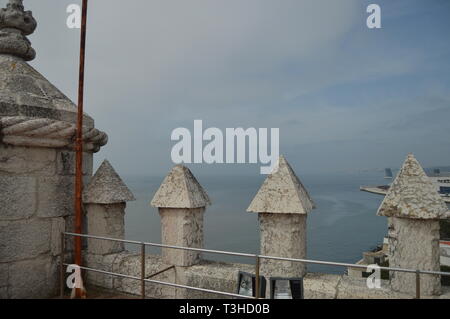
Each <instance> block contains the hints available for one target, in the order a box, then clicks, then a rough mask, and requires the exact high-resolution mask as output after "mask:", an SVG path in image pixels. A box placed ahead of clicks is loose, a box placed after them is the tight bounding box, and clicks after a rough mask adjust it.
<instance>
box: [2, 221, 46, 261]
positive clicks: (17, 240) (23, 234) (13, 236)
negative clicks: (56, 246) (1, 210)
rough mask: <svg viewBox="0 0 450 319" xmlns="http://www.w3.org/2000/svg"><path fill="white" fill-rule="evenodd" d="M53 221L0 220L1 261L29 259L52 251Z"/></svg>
mask: <svg viewBox="0 0 450 319" xmlns="http://www.w3.org/2000/svg"><path fill="white" fill-rule="evenodd" d="M50 235H51V221H50V220H45V219H35V218H33V219H27V220H24V221H10V222H0V262H2V263H3V262H9V261H16V260H21V259H29V258H33V257H36V256H38V255H40V254H43V253H46V252H49V251H50Z"/></svg>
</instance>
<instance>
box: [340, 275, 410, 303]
mask: <svg viewBox="0 0 450 319" xmlns="http://www.w3.org/2000/svg"><path fill="white" fill-rule="evenodd" d="M412 296H413V295H408V294H401V293H397V292H395V291H392V290H391V289H390V287H389V281H387V280H381V287H380V288H373V289H369V288H368V287H367V279H366V278H353V277H348V276H342V279H341V281H340V282H339V285H338V288H337V295H336V298H337V299H411V298H412Z"/></svg>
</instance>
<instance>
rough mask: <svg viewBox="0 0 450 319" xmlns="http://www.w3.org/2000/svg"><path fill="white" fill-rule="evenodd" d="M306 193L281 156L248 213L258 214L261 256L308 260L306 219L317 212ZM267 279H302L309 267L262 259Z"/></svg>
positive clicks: (262, 269)
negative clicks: (309, 214)
mask: <svg viewBox="0 0 450 319" xmlns="http://www.w3.org/2000/svg"><path fill="white" fill-rule="evenodd" d="M314 208H315V206H314V203H313V201H312V199H311V197H310V196H309V194H308V192H307V190H306V189H305V187H304V186H303V184H302V183H301V182H300V180H299V179H298V177H297V176H296V175H295V173H294V171H293V170H292V168H291V166H290V165H289V163H288V162H287V161H286V159H285V158H284V157H283V156H280V158H279V160H278V163H277V165H276V166H275V169H274V171H273V172H272V173H271V174H270V175H269V176H268V177H267V178H266V180H265V181H264V183H263V185H262V186H261V188H260V189H259V191H258V193H257V194H256V196H255V198H254V199H253V201H252V202H251V204H250V206H249V207H248V209H247V211H248V212H254V213H258V219H259V225H260V236H261V249H260V253H261V254H262V255H266V256H267V255H268V256H275V257H288V258H306V217H307V215H308V213H310V212H311V210H312V209H314ZM261 274H262V275H264V276H267V277H285V278H286V277H303V276H304V275H305V274H306V265H304V264H301V263H293V262H288V261H276V260H269V259H262V260H261Z"/></svg>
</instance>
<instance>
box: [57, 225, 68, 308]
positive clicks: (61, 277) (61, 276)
mask: <svg viewBox="0 0 450 319" xmlns="http://www.w3.org/2000/svg"><path fill="white" fill-rule="evenodd" d="M65 250H66V248H65V236H64V233H63V232H62V233H61V252H60V254H59V258H60V259H59V260H60V267H59V268H60V269H59V280H60V281H59V296H60V297H61V299H62V298H64V255H65Z"/></svg>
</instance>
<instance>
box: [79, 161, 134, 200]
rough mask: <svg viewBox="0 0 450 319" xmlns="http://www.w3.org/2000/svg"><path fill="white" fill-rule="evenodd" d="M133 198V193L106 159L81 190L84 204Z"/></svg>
mask: <svg viewBox="0 0 450 319" xmlns="http://www.w3.org/2000/svg"><path fill="white" fill-rule="evenodd" d="M133 200H135V198H134V196H133V194H132V193H131V191H130V190H129V189H128V187H127V186H126V185H125V183H124V182H123V181H122V179H121V178H120V176H119V175H118V174H117V173H116V171H115V170H114V168H113V167H112V166H111V164H110V163H109V162H108V161H107V160H104V161H103V163H102V165H100V167H99V168H98V170H97V172H95V175H94V176H93V177H92V179H91V182H90V183H89V185H88V186H87V187H86V189H85V190H84V192H83V202H84V203H85V204H115V203H124V202H128V201H133Z"/></svg>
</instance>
